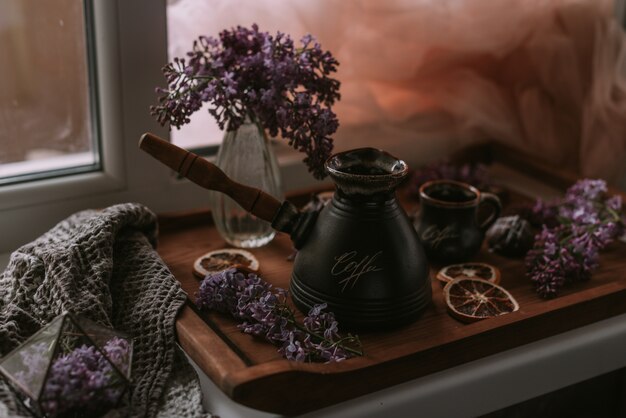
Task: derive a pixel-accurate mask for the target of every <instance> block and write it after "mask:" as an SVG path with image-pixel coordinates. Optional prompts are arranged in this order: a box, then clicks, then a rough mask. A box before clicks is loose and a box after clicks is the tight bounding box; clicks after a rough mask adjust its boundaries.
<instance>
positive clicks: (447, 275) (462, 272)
mask: <svg viewBox="0 0 626 418" xmlns="http://www.w3.org/2000/svg"><path fill="white" fill-rule="evenodd" d="M435 277H436V278H437V280H439V281H441V282H444V283H448V282H450V281H452V280H454V279H457V278H459V277H469V278H476V279H483V280H487V281H490V282H491V283H495V284H498V283H500V270H499V269H498V268H497V267H494V266H492V265H491V264H486V263H462V264H452V265H450V266H446V267H444V268H442V269H441V270H439V273H437V276H435Z"/></svg>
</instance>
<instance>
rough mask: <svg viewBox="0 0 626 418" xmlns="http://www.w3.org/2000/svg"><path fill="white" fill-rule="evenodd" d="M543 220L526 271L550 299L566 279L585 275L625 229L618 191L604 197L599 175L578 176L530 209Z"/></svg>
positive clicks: (587, 277) (594, 266) (542, 294)
mask: <svg viewBox="0 0 626 418" xmlns="http://www.w3.org/2000/svg"><path fill="white" fill-rule="evenodd" d="M534 210H535V211H536V212H537V214H538V216H543V217H544V221H551V222H553V223H555V225H554V226H552V227H550V226H548V225H544V226H543V229H542V231H541V232H540V233H539V234H538V235H537V236H536V237H535V243H534V246H533V249H532V250H530V251H529V252H528V254H527V255H526V267H527V275H528V276H529V277H530V279H531V280H532V281H533V282H534V283H535V287H536V290H537V292H538V293H539V295H541V296H542V297H544V298H553V297H556V296H557V295H558V292H559V290H560V289H561V288H562V287H563V286H564V285H565V284H567V283H575V282H581V281H585V280H589V279H590V278H591V275H592V273H593V271H594V270H595V269H596V268H597V267H598V265H599V264H598V259H599V253H600V251H601V250H602V249H604V248H605V247H606V246H607V245H609V244H610V243H611V242H612V241H613V240H614V239H616V238H618V237H620V236H621V235H622V234H623V233H624V225H625V222H624V217H623V215H622V213H621V211H622V199H621V197H620V196H612V197H609V196H607V186H606V182H604V181H603V180H588V179H587V180H581V181H579V182H577V183H576V184H574V185H573V186H572V187H570V188H569V189H568V190H567V193H566V195H565V197H564V198H563V199H562V200H560V201H554V202H552V203H550V204H546V203H543V202H539V203H538V204H537V205H536V206H535V209H534Z"/></svg>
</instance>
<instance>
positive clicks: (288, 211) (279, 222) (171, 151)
mask: <svg viewBox="0 0 626 418" xmlns="http://www.w3.org/2000/svg"><path fill="white" fill-rule="evenodd" d="M139 148H140V149H141V150H143V151H145V152H147V153H148V154H150V155H151V156H152V157H154V158H155V159H157V160H158V161H160V162H161V163H163V164H165V165H166V166H168V167H169V168H171V169H172V170H174V171H176V172H177V173H179V174H180V175H181V176H183V177H185V178H188V179H189V180H191V181H192V182H194V183H196V184H197V185H199V186H201V187H203V188H205V189H207V190H214V191H218V192H221V193H225V194H226V195H228V196H229V197H230V198H232V199H233V200H234V201H235V202H237V203H238V204H239V205H240V206H241V207H242V208H244V209H245V210H246V211H248V212H250V213H251V214H253V215H255V216H256V217H258V218H260V219H263V220H265V221H267V222H270V223H271V225H272V228H274V229H276V230H277V231H280V232H284V233H287V234H289V235H290V236H291V239H292V241H293V242H294V245H295V247H296V248H297V249H299V248H301V247H302V245H304V242H305V240H306V237H307V235H308V232H309V230H310V229H311V227H312V226H313V224H314V223H315V220H316V219H317V212H303V213H302V212H300V211H298V209H297V208H296V207H295V206H294V205H293V204H292V203H291V202H289V201H284V202H280V201H278V200H277V199H275V198H274V197H273V196H271V195H269V194H267V193H265V192H264V191H262V190H259V189H256V188H254V187H250V186H246V185H244V184H241V183H238V182H236V181H234V180H232V179H231V178H229V177H228V176H227V175H226V174H224V172H223V171H222V170H220V169H219V168H218V167H217V166H216V165H215V164H212V163H210V162H208V161H207V160H205V159H204V158H201V157H199V156H198V155H196V154H194V153H192V152H190V151H187V150H185V149H183V148H180V147H177V146H176V145H174V144H171V143H170V142H168V141H166V140H164V139H161V138H159V137H158V136H156V135H153V134H151V133H145V134H143V135H142V136H141V139H140V140H139Z"/></svg>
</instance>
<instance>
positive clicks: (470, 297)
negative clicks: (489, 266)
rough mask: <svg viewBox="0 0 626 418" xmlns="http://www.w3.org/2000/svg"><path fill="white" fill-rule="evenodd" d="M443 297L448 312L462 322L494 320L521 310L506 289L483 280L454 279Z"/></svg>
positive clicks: (444, 289)
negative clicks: (496, 317)
mask: <svg viewBox="0 0 626 418" xmlns="http://www.w3.org/2000/svg"><path fill="white" fill-rule="evenodd" d="M443 295H444V297H445V300H446V305H447V306H448V312H449V313H450V315H452V316H453V317H455V318H456V319H458V320H459V321H461V322H475V321H479V320H481V319H486V318H493V317H495V316H500V315H504V314H508V313H511V312H515V311H517V310H518V309H519V304H518V303H517V301H516V300H515V298H514V297H513V296H511V294H510V293H509V292H508V291H507V290H506V289H504V288H503V287H501V286H498V285H497V284H494V283H492V282H489V281H487V280H483V279H472V278H468V277H460V278H458V279H454V280H452V281H451V282H449V283H448V284H447V285H446V286H445V287H444V288H443Z"/></svg>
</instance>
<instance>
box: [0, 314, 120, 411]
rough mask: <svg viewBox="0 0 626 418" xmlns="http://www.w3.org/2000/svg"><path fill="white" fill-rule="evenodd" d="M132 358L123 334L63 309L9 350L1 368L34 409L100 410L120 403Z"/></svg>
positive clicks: (27, 403)
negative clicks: (41, 327)
mask: <svg viewBox="0 0 626 418" xmlns="http://www.w3.org/2000/svg"><path fill="white" fill-rule="evenodd" d="M131 358H132V341H131V340H130V339H128V338H127V337H125V336H124V335H122V334H120V333H117V332H116V331H113V330H110V329H108V328H105V327H102V326H100V325H98V324H95V323H93V322H91V321H89V320H87V319H86V318H83V317H76V316H73V315H71V314H63V315H61V316H59V317H57V318H55V319H54V320H53V321H52V322H51V323H50V324H49V325H47V326H46V327H44V328H43V329H41V330H40V331H39V332H37V333H36V334H34V335H33V336H32V337H31V338H29V339H28V340H26V341H25V342H24V343H23V344H22V345H21V346H19V347H18V348H16V349H15V350H13V351H12V352H11V353H9V354H8V355H7V356H5V357H4V358H3V359H2V361H1V362H0V374H2V376H3V377H4V378H5V379H6V381H7V383H9V385H10V387H12V388H13V389H14V390H15V392H16V393H17V394H18V398H19V399H20V400H21V401H22V402H23V403H24V405H25V406H26V407H27V408H28V409H29V410H30V411H31V412H33V413H34V414H35V415H38V416H47V417H64V416H73V415H74V414H76V413H78V412H80V413H81V414H82V413H89V414H90V415H93V416H99V415H102V414H104V413H106V412H107V411H109V410H110V409H112V408H114V407H117V406H119V405H120V403H121V400H122V398H123V395H124V394H125V393H126V391H127V388H128V386H129V383H130V365H131Z"/></svg>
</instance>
